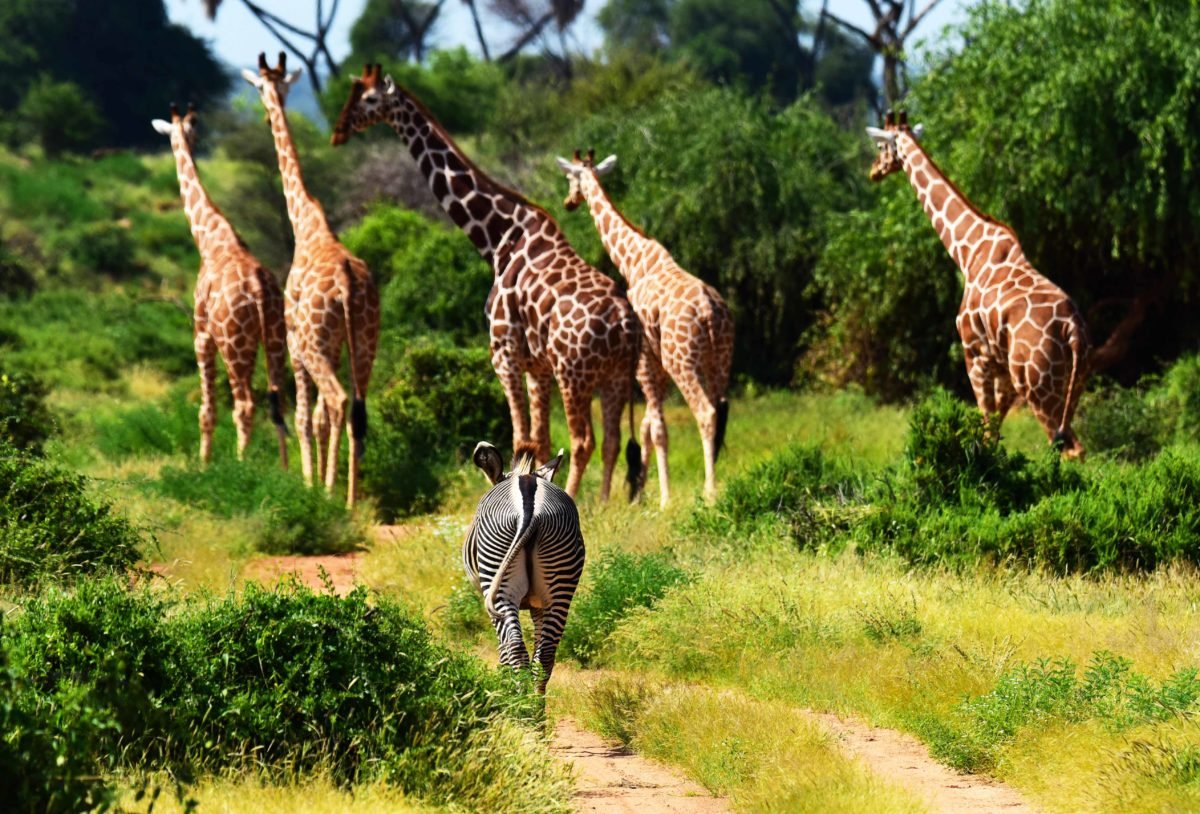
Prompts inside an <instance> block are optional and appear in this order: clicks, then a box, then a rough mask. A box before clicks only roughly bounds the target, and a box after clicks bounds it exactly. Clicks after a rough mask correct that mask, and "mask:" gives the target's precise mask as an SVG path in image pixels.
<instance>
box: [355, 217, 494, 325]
mask: <svg viewBox="0 0 1200 814" xmlns="http://www.w3.org/2000/svg"><path fill="white" fill-rule="evenodd" d="M342 240H343V242H344V243H345V245H346V248H348V249H349V250H350V251H352V252H354V254H355V255H357V256H358V257H360V258H362V259H363V261H364V262H366V264H367V266H369V267H370V269H371V271H372V272H373V273H374V275H375V280H376V282H377V283H378V285H379V288H380V300H381V302H380V305H381V307H382V309H383V311H384V312H385V313H387V314H390V315H392V316H391V317H390V318H389V319H388V320H387V327H386V329H385V331H386V333H387V334H388V336H387V338H386V339H385V340H384V342H385V344H393V343H400V342H402V341H405V340H406V339H408V338H410V337H413V336H420V335H423V334H429V333H438V334H445V335H446V336H449V337H450V338H452V339H453V340H454V341H456V342H458V343H464V342H467V341H478V340H481V339H482V338H483V336H484V333H485V331H486V327H487V326H486V320H485V318H484V310H483V304H484V301H485V300H486V299H487V295H488V291H489V290H490V289H491V286H492V272H491V269H490V268H489V267H488V264H487V263H486V262H484V260H483V259H482V258H481V257H480V256H479V253H478V252H477V251H476V250H475V247H474V246H473V245H472V244H471V242H470V241H469V240H468V239H467V238H466V236H465V235H463V234H462V232H460V231H458V230H457V229H449V228H446V227H444V226H442V225H440V224H435V223H432V222H430V221H429V220H427V219H425V218H423V217H422V216H420V215H418V214H416V213H415V212H409V211H406V210H404V209H401V208H399V207H396V206H389V205H386V204H379V205H376V206H374V207H373V208H372V209H371V210H370V211H368V212H367V214H366V216H365V217H364V218H363V219H362V221H360V222H359V223H358V224H357V225H355V226H354V227H352V228H351V229H349V230H347V231H346V232H345V233H344V234H343V235H342Z"/></svg>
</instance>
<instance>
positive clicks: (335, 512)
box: [145, 452, 365, 554]
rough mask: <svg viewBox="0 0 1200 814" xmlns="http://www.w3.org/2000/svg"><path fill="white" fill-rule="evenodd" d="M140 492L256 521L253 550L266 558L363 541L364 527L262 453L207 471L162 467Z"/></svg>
mask: <svg viewBox="0 0 1200 814" xmlns="http://www.w3.org/2000/svg"><path fill="white" fill-rule="evenodd" d="M145 488H147V489H148V490H151V491H154V492H156V493H158V494H161V495H165V496H166V497H170V498H173V499H175V500H178V501H180V502H182V503H187V504H189V505H193V506H199V507H200V508H203V509H205V510H207V511H210V512H212V513H213V514H216V515H218V516H220V517H234V516H237V515H248V516H250V517H253V518H255V519H256V520H257V521H258V529H257V533H256V535H255V546H256V547H257V548H258V550H260V551H262V552H264V553H267V554H330V553H340V552H344V551H351V550H353V549H355V548H357V547H359V546H360V545H362V543H363V542H364V541H365V533H364V530H363V528H362V527H361V526H360V525H359V524H358V523H356V522H355V520H354V517H353V516H352V515H351V514H350V512H349V511H347V510H346V508H345V506H343V505H342V503H341V502H340V501H338V500H337V499H335V498H333V497H330V496H329V495H327V494H326V493H325V490H324V489H322V488H320V487H319V486H318V487H315V488H310V487H308V486H305V485H304V481H303V480H301V479H300V478H298V477H297V476H296V473H294V472H286V471H284V470H283V469H281V468H280V467H279V465H278V463H277V462H276V461H275V460H274V459H272V458H270V457H269V456H267V455H266V454H265V452H264V454H262V455H260V456H253V457H249V456H248V460H246V461H237V460H233V459H218V460H214V461H213V462H212V463H210V464H209V465H208V466H207V467H205V468H203V469H201V468H199V467H198V466H196V467H186V468H179V467H173V466H168V467H164V468H163V469H162V471H161V472H160V473H159V477H158V480H153V481H147V482H146V483H145Z"/></svg>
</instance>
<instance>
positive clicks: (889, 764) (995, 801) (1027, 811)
mask: <svg viewBox="0 0 1200 814" xmlns="http://www.w3.org/2000/svg"><path fill="white" fill-rule="evenodd" d="M808 714H810V715H812V716H813V718H815V719H816V720H817V721H819V722H820V723H821V725H822V726H824V727H825V728H826V729H828V730H829V731H830V732H832V733H833V734H834V735H835V736H836V737H837V739H838V741H839V742H840V743H841V745H842V748H843V749H844V750H845V751H846V752H847V753H848V754H850V755H853V756H854V757H856V758H858V759H859V760H861V761H862V762H863V763H864V764H866V766H867V767H868V768H869V769H870V770H871V771H872V772H874V773H875V774H877V775H879V776H880V777H883V778H886V779H888V780H890V781H892V782H895V783H896V784H898V785H900V786H902V787H903V788H905V789H907V790H908V791H909V792H911V793H912V794H914V795H915V796H917V797H918V798H920V799H923V800H925V801H926V802H927V803H928V804H929V807H930V810H932V811H935V812H939V814H1037V811H1038V809H1036V808H1034V807H1033V806H1031V805H1030V804H1029V803H1027V802H1025V801H1024V800H1023V799H1021V796H1020V795H1019V794H1017V792H1016V791H1014V790H1013V789H1011V788H1009V787H1008V786H1005V785H1004V784H1002V783H1000V782H998V781H996V780H992V779H991V778H988V777H983V776H981V775H977V774H959V773H958V772H956V771H954V770H953V769H950V768H948V767H946V766H943V765H942V764H940V763H938V762H937V761H936V760H934V759H933V758H932V757H930V756H929V749H928V748H927V747H926V746H925V744H923V743H921V742H920V741H919V740H917V739H916V738H914V737H912V736H911V735H907V734H905V733H903V732H897V731H896V730H894V729H880V728H878V727H873V726H870V725H868V724H865V723H863V722H861V721H855V720H853V719H844V718H839V717H838V716H836V715H833V714H831V713H822V712H809V713H808Z"/></svg>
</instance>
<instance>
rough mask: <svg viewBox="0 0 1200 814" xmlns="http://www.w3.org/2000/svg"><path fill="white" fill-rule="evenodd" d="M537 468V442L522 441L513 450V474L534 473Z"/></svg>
mask: <svg viewBox="0 0 1200 814" xmlns="http://www.w3.org/2000/svg"><path fill="white" fill-rule="evenodd" d="M536 468H537V444H535V443H534V442H532V441H522V442H520V443H519V444H517V448H516V449H514V450H513V459H512V474H514V475H532V474H533V471H534V469H536Z"/></svg>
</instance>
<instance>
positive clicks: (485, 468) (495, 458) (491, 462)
mask: <svg viewBox="0 0 1200 814" xmlns="http://www.w3.org/2000/svg"><path fill="white" fill-rule="evenodd" d="M471 460H473V461H474V462H475V465H476V466H477V467H479V469H480V470H481V471H482V472H483V474H484V477H486V478H487V479H488V482H490V483H491V484H492V485H493V486H494V485H496V484H497V483H499V482H500V481H501V480H502V479H503V477H504V460H503V459H502V458H501V457H500V451H499V450H497V449H496V448H495V447H494V446H492V445H491V444H489V443H488V442H487V441H480V442H479V443H478V444H476V445H475V453H474V454H473V455H472V456H471Z"/></svg>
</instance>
